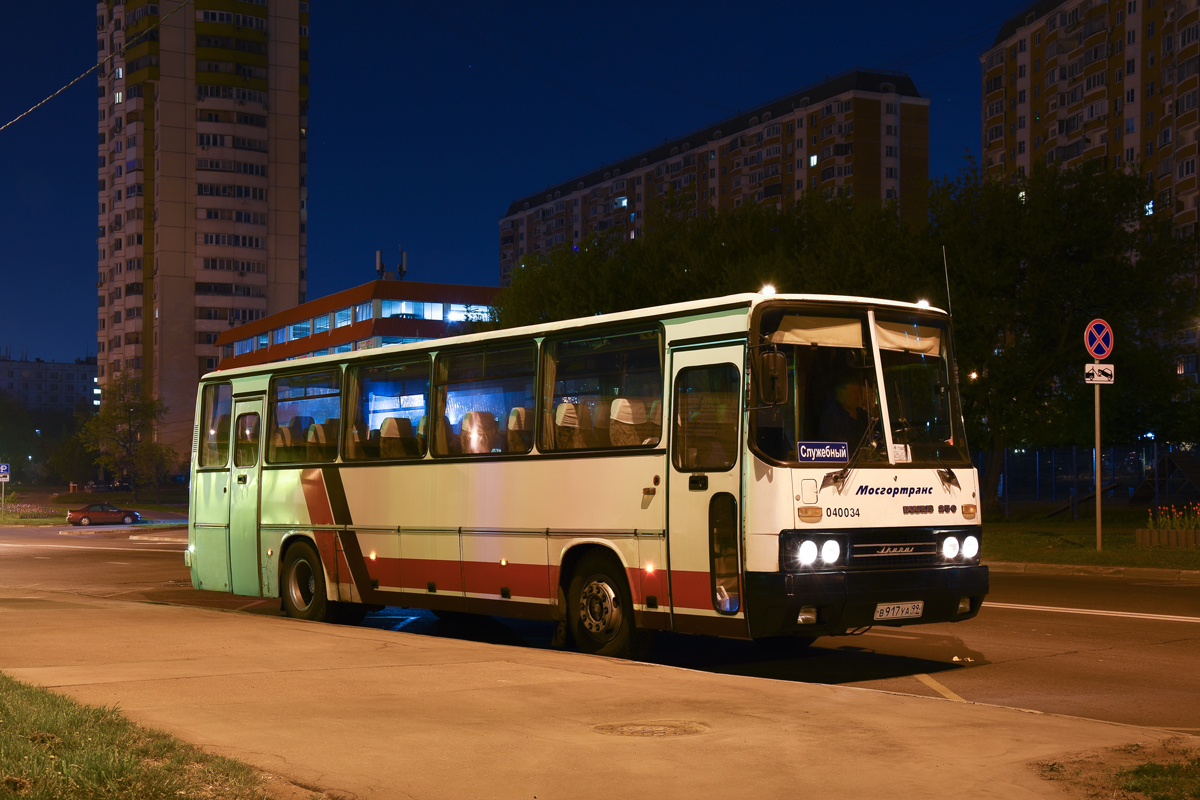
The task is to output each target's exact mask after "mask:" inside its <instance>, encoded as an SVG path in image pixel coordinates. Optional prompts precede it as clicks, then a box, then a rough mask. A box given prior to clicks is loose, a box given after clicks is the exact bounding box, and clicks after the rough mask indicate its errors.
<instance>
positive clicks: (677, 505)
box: [667, 343, 748, 637]
mask: <svg viewBox="0 0 1200 800" xmlns="http://www.w3.org/2000/svg"><path fill="white" fill-rule="evenodd" d="M745 361H746V346H745V344H744V343H736V344H735V343H729V344H716V345H707V346H702V347H695V348H686V349H672V351H671V376H672V380H671V413H670V417H669V420H670V440H669V442H670V444H669V449H670V459H671V464H670V467H669V468H668V474H669V478H668V486H667V492H668V511H667V542H668V547H669V549H670V569H671V604H672V609H671V610H672V616H673V619H674V627H675V629H676V630H679V631H685V632H689V633H705V634H714V635H718V636H735V637H746V636H747V635H748V634H747V629H746V620H745V613H744V611H743V601H742V581H741V568H740V565H741V517H742V514H741V497H742V492H741V450H742V441H741V430H742V424H741V420H742V406H741V404H742V399H743V396H744V388H743V387H744V386H745V381H744V380H743V374H744V369H745Z"/></svg>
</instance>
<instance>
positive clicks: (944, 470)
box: [896, 417, 962, 489]
mask: <svg viewBox="0 0 1200 800" xmlns="http://www.w3.org/2000/svg"><path fill="white" fill-rule="evenodd" d="M896 423H897V425H899V429H900V430H902V431H904V432H905V433H908V434H913V433H915V434H916V435H917V438H918V439H924V440H925V441H926V442H928V443H929V444H932V445H933V460H934V461H936V462H937V463H938V467H939V469H938V470H937V476H938V478H940V479H941V481H942V486H953V487H955V488H957V489H962V485H961V484H960V483H959V482H958V476H957V475H955V474H954V470H952V469H950V467H948V466H946V465H945V464H944V463H943V462H942V458H941V456H940V455H938V447H937V445H936V444H933V442H931V441H930V439H929V437H928V436H927V435H926V433H925V432H924V431H922V430H921V429H920V428H918V427H916V426H915V425H913V424H912V423H911V422H909V421H908V419H907V418H906V417H896ZM909 438H910V439H911V438H912V437H911V436H910V437H909ZM905 444H906V445H912V444H913V442H912V441H908V442H905Z"/></svg>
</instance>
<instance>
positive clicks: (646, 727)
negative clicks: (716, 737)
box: [592, 722, 708, 737]
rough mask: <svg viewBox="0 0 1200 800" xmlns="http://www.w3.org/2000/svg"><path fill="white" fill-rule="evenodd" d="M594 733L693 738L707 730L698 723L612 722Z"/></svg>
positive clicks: (596, 727)
mask: <svg viewBox="0 0 1200 800" xmlns="http://www.w3.org/2000/svg"><path fill="white" fill-rule="evenodd" d="M592 730H594V731H595V732H596V733H603V734H606V735H608V736H648V737H660V736H661V737H666V736H694V735H696V734H697V733H706V732H707V731H708V728H707V727H705V726H704V725H701V724H700V723H698V722H612V723H608V724H605V725H596V726H594V727H593V728H592Z"/></svg>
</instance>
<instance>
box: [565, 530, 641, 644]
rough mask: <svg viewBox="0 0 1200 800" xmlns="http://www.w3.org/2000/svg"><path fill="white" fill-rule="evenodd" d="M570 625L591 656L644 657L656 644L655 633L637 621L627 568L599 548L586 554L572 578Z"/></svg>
mask: <svg viewBox="0 0 1200 800" xmlns="http://www.w3.org/2000/svg"><path fill="white" fill-rule="evenodd" d="M567 624H568V626H569V627H570V629H571V635H572V637H574V639H575V644H576V645H577V646H578V647H579V649H580V650H581V651H583V652H584V653H588V654H591V655H597V656H615V657H617V658H642V657H644V656H645V655H646V654H647V653H648V652H649V650H650V645H651V644H652V643H653V632H652V631H646V630H640V629H638V627H637V626H636V625H635V624H634V620H633V600H632V598H631V596H630V593H629V585H628V583H627V582H626V580H625V576H624V570H622V569H621V567H620V564H618V563H617V560H616V559H615V558H613V557H612V556H610V555H608V554H607V553H603V552H600V551H593V552H591V553H588V554H587V555H585V556H584V557H583V558H582V559H581V560H580V562H579V566H578V567H576V569H575V574H574V575H573V576H572V577H571V585H570V587H569V589H568V591H567Z"/></svg>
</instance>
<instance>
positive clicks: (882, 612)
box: [875, 600, 925, 621]
mask: <svg viewBox="0 0 1200 800" xmlns="http://www.w3.org/2000/svg"><path fill="white" fill-rule="evenodd" d="M924 610H925V602H924V601H922V600H918V601H916V602H915V603H880V604H879V605H877V606H875V619H876V620H877V621H882V620H889V619H916V618H917V617H919V616H921V612H922V611H924Z"/></svg>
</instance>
